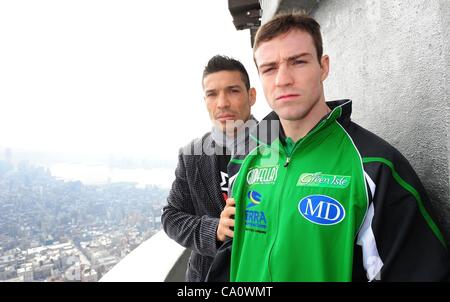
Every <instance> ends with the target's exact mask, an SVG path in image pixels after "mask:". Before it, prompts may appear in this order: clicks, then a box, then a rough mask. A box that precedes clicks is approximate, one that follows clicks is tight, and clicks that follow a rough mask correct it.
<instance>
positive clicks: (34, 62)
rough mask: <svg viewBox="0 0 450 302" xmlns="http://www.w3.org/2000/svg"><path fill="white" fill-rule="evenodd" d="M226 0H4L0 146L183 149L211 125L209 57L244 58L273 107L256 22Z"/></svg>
mask: <svg viewBox="0 0 450 302" xmlns="http://www.w3.org/2000/svg"><path fill="white" fill-rule="evenodd" d="M227 3H228V1H226V0H195V1H184V0H175V1H111V0H108V1H101V0H88V1H85V0H78V1H65V0H57V1H43V0H41V1H21V0H14V1H1V2H0V148H5V147H10V148H13V150H14V148H29V149H37V150H49V151H54V152H55V151H56V152H68V151H70V152H82V153H89V152H92V153H97V154H98V153H105V154H117V155H125V156H139V157H141V156H145V157H151V158H161V159H172V158H173V159H176V154H177V151H178V148H179V147H180V146H182V145H184V144H186V143H188V142H189V141H190V140H191V139H192V138H194V137H199V136H201V135H202V134H203V133H204V132H206V131H208V130H209V129H210V122H209V119H208V115H207V112H206V107H205V105H204V101H203V96H202V89H201V73H202V70H203V67H204V65H205V64H206V62H207V60H208V59H209V58H210V57H211V56H213V55H215V54H225V55H230V56H233V57H235V58H237V59H239V60H241V61H242V62H243V63H244V65H245V66H246V67H247V69H248V70H249V73H250V78H251V82H252V85H253V86H254V87H256V89H257V91H258V97H257V103H256V105H255V107H254V114H255V115H256V116H257V117H258V118H262V117H263V116H264V115H265V114H267V113H268V112H269V107H268V106H267V104H266V103H265V100H264V97H263V92H262V90H261V88H260V87H261V86H260V83H259V79H258V77H257V73H256V69H255V67H254V64H253V61H252V52H251V48H250V34H249V31H248V30H245V31H236V30H235V28H234V26H233V24H232V18H231V15H230V13H229V11H228V7H227Z"/></svg>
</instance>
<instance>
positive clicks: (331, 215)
mask: <svg viewBox="0 0 450 302" xmlns="http://www.w3.org/2000/svg"><path fill="white" fill-rule="evenodd" d="M298 211H299V212H300V214H302V216H303V217H304V218H305V219H307V220H309V221H311V222H312V223H315V224H320V225H333V224H337V223H339V222H341V221H342V220H344V217H345V209H344V207H343V206H342V205H341V204H340V203H339V202H338V201H337V200H336V199H333V198H331V197H329V196H326V195H310V196H306V197H305V198H303V199H302V200H300V202H299V203H298Z"/></svg>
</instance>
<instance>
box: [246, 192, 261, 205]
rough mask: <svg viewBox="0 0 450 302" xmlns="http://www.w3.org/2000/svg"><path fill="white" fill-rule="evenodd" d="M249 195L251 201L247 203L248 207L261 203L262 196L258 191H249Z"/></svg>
mask: <svg viewBox="0 0 450 302" xmlns="http://www.w3.org/2000/svg"><path fill="white" fill-rule="evenodd" d="M247 197H248V199H249V200H250V203H249V204H248V205H247V209H248V208H251V207H254V206H257V205H259V204H260V203H261V198H262V196H261V194H259V193H258V192H256V191H248V193H247Z"/></svg>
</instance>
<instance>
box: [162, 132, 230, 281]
mask: <svg viewBox="0 0 450 302" xmlns="http://www.w3.org/2000/svg"><path fill="white" fill-rule="evenodd" d="M214 147H215V143H214V141H213V139H212V138H211V135H210V133H207V134H205V135H204V136H203V137H202V138H201V139H196V140H194V141H192V142H191V143H190V144H188V145H187V146H185V147H184V148H182V149H181V150H180V154H179V156H178V166H177V168H176V170H175V176H176V179H175V181H174V182H173V184H172V189H171V190H170V193H169V197H168V198H167V202H168V204H167V205H166V206H165V207H164V208H163V214H162V217H161V221H162V225H163V228H164V231H165V232H166V233H167V235H168V236H169V237H170V238H172V239H174V240H175V241H176V242H178V243H179V244H181V245H182V246H184V247H186V248H189V249H191V250H192V252H191V256H190V259H189V263H188V269H187V272H186V281H190V282H191V281H204V280H205V277H206V274H207V272H208V269H209V267H210V265H211V262H212V260H213V257H214V256H215V254H216V252H217V248H218V242H217V240H216V232H217V226H218V223H219V217H220V213H221V212H222V210H223V208H224V205H225V202H224V200H223V196H222V193H221V190H220V177H219V172H218V163H217V156H215V155H208V154H211V153H208V152H204V150H202V148H203V149H204V148H210V149H209V151H211V150H212V149H213V148H214ZM211 148H212V149H211ZM195 154H200V155H195Z"/></svg>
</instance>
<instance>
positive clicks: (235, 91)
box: [231, 89, 240, 93]
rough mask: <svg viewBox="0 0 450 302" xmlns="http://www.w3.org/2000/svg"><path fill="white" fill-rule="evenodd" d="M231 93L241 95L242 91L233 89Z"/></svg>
mask: <svg viewBox="0 0 450 302" xmlns="http://www.w3.org/2000/svg"><path fill="white" fill-rule="evenodd" d="M231 92H232V93H239V92H240V91H239V90H238V89H232V90H231Z"/></svg>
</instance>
